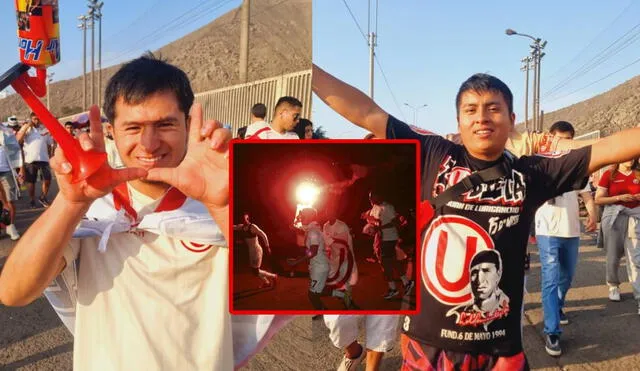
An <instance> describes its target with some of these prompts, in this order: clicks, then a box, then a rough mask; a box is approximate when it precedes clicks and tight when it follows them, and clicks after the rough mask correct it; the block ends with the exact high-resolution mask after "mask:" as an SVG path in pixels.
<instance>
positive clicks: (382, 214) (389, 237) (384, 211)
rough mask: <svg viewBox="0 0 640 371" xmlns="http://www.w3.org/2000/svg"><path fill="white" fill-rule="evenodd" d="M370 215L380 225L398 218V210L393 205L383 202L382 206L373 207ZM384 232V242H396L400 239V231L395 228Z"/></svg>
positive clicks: (385, 229) (383, 230)
mask: <svg viewBox="0 0 640 371" xmlns="http://www.w3.org/2000/svg"><path fill="white" fill-rule="evenodd" d="M369 215H371V216H372V217H374V218H376V219H378V220H379V221H380V225H381V226H382V225H385V224H387V223H389V222H391V221H392V220H393V219H394V218H395V217H396V209H395V208H394V207H393V205H391V204H389V203H386V202H383V203H381V204H380V205H373V207H372V208H371V211H370V212H369ZM381 231H382V241H396V240H397V239H398V229H397V228H396V227H395V226H390V227H387V228H384V229H382V230H381Z"/></svg>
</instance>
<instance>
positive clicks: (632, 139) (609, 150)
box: [589, 127, 640, 173]
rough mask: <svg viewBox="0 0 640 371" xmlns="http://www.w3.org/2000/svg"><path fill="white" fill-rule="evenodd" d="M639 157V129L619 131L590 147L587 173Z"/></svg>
mask: <svg viewBox="0 0 640 371" xmlns="http://www.w3.org/2000/svg"><path fill="white" fill-rule="evenodd" d="M638 157H640V127H636V128H632V129H627V130H623V131H619V132H617V133H615V134H613V135H610V136H608V137H606V138H603V139H601V140H599V141H597V142H596V143H595V144H593V146H592V147H591V160H590V161H589V173H592V172H594V171H596V170H599V169H601V168H603V167H605V166H607V165H610V164H618V163H621V162H625V161H629V160H632V159H634V158H638Z"/></svg>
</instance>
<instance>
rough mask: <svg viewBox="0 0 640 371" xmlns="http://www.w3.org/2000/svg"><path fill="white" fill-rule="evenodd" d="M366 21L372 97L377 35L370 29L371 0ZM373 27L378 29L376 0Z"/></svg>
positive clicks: (370, 95)
mask: <svg viewBox="0 0 640 371" xmlns="http://www.w3.org/2000/svg"><path fill="white" fill-rule="evenodd" d="M368 12H369V13H368V16H369V19H368V22H367V43H368V44H369V97H370V98H371V99H373V75H374V66H373V63H374V59H375V57H376V51H375V49H376V46H377V45H378V44H377V43H376V38H377V37H378V35H377V32H374V31H372V30H371V0H369V10H368ZM374 17H375V29H376V31H377V30H378V0H376V11H375V15H374Z"/></svg>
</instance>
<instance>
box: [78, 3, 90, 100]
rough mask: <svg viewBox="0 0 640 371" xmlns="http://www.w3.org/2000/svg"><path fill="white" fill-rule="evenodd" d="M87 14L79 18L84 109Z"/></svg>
mask: <svg viewBox="0 0 640 371" xmlns="http://www.w3.org/2000/svg"><path fill="white" fill-rule="evenodd" d="M88 19H89V17H88V16H86V15H81V16H79V17H78V20H79V21H80V22H82V23H80V24H79V25H78V28H80V29H81V30H82V110H83V111H84V110H86V109H87V20H88Z"/></svg>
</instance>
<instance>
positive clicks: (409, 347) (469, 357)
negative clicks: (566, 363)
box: [400, 334, 529, 371]
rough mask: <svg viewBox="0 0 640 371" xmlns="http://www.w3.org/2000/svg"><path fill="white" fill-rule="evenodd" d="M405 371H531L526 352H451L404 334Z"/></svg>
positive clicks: (401, 344) (403, 370)
mask: <svg viewBox="0 0 640 371" xmlns="http://www.w3.org/2000/svg"><path fill="white" fill-rule="evenodd" d="M400 346H401V348H402V368H401V370H402V371H418V370H420V371H432V370H439V371H440V370H443V371H449V370H451V371H453V370H455V371H480V370H483V371H484V370H491V371H528V370H529V364H528V363H527V358H526V357H525V356H524V352H520V353H518V354H516V355H514V356H510V357H499V356H492V355H488V354H468V353H459V352H451V351H446V350H443V349H438V348H435V347H432V346H430V345H426V344H422V343H420V342H418V341H416V340H413V339H411V338H410V337H408V336H407V335H405V334H402V336H401V337H400Z"/></svg>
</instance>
